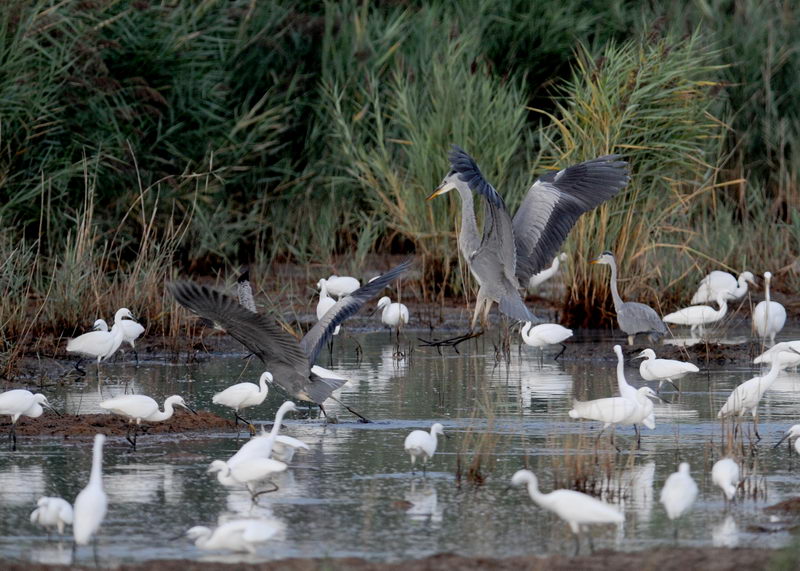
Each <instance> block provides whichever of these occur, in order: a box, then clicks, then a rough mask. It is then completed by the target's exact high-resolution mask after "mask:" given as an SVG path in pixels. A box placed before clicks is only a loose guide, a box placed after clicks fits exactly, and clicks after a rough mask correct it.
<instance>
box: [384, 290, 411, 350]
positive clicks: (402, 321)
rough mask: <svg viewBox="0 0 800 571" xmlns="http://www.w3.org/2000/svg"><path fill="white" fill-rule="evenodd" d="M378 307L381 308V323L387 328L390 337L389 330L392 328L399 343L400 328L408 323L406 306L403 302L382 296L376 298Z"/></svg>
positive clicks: (398, 343)
mask: <svg viewBox="0 0 800 571" xmlns="http://www.w3.org/2000/svg"><path fill="white" fill-rule="evenodd" d="M378 309H382V310H383V312H382V313H381V323H383V324H384V325H385V326H386V327H388V328H389V337H390V338H391V336H392V333H391V330H392V329H394V331H395V334H396V335H397V345H398V346H399V345H400V330H401V329H402V328H403V327H405V326H406V325H408V307H406V306H405V304H403V303H399V302H394V303H392V300H391V299H390V298H389V297H388V296H383V297H382V298H380V299H379V300H378Z"/></svg>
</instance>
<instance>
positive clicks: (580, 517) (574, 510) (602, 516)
mask: <svg viewBox="0 0 800 571" xmlns="http://www.w3.org/2000/svg"><path fill="white" fill-rule="evenodd" d="M511 484H512V485H514V486H520V485H522V484H527V486H528V493H529V494H530V496H531V499H532V500H533V501H534V502H536V503H537V504H538V505H539V507H541V508H544V509H546V510H548V511H551V512H553V513H554V514H556V515H557V516H558V517H560V518H561V519H563V520H564V521H565V522H567V523H568V524H569V528H570V529H571V530H572V533H573V534H574V535H575V554H576V555H577V553H578V551H579V550H580V541H579V539H578V534H580V532H581V528H582V527H585V526H587V525H591V524H602V523H614V524H621V523H622V522H624V521H625V517H624V516H623V515H622V514H621V513H620V512H619V511H617V510H616V509H615V508H614V507H612V506H611V505H609V504H607V503H605V502H601V501H600V500H598V499H595V498H593V497H591V496H588V495H586V494H582V493H581V492H576V491H574V490H554V491H552V492H550V493H549V494H543V493H542V492H540V491H539V483H538V480H537V479H536V476H535V475H534V474H533V472H531V471H530V470H519V471H518V472H516V473H515V474H514V475H513V476H512V477H511Z"/></svg>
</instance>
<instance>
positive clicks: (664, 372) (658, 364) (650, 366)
mask: <svg viewBox="0 0 800 571" xmlns="http://www.w3.org/2000/svg"><path fill="white" fill-rule="evenodd" d="M634 359H644V361H642V362H641V364H640V365H639V374H640V375H641V376H642V378H643V379H644V380H645V381H658V390H659V391H660V390H661V385H663V384H664V382H667V383H669V384H671V385H672V386H673V387H675V389H676V390H679V389H678V387H676V386H675V383H674V382H673V381H674V379H680V378H681V377H683V376H684V375H686V374H688V373H697V372H699V371H700V369H699V368H698V367H697V365H694V364H692V363H685V362H683V361H676V360H674V359H656V352H655V351H653V350H652V349H645V350H644V351H642V352H641V353H639V354H638V355H637V356H636V357H634Z"/></svg>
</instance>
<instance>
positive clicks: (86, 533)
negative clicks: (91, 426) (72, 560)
mask: <svg viewBox="0 0 800 571" xmlns="http://www.w3.org/2000/svg"><path fill="white" fill-rule="evenodd" d="M105 440H106V437H105V436H103V435H102V434H96V435H95V437H94V448H93V450H92V473H91V476H89V483H88V484H87V485H86V487H85V488H84V489H83V490H81V492H80V493H79V494H78V497H77V498H75V507H74V510H73V522H72V533H73V536H74V538H75V543H76V544H78V545H86V544H87V543H89V540H90V539H91V538H92V536H93V535H94V534H95V533H97V530H98V529H100V524H101V523H103V519H104V518H105V517H106V510H107V508H108V499H107V498H106V493H105V492H104V491H103V442H105Z"/></svg>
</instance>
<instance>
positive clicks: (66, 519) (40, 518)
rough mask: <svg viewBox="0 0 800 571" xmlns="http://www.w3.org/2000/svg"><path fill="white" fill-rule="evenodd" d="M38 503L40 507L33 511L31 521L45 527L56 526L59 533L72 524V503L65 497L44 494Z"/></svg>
mask: <svg viewBox="0 0 800 571" xmlns="http://www.w3.org/2000/svg"><path fill="white" fill-rule="evenodd" d="M36 505H37V506H38V507H37V508H36V509H35V510H33V511H32V512H31V523H35V524H38V525H40V526H42V527H44V528H50V527H55V528H56V529H58V533H59V534H63V533H64V527H66V526H68V525H72V519H73V511H72V504H70V503H69V502H68V501H67V500H65V499H64V498H57V497H49V496H42V497H41V498H39V501H37V502H36Z"/></svg>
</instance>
